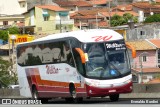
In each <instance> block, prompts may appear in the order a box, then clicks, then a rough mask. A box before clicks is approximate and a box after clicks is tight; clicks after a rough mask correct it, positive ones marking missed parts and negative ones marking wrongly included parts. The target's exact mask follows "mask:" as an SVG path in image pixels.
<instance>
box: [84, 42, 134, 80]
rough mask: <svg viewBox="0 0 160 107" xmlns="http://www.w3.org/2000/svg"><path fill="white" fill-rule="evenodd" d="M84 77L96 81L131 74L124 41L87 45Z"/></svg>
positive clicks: (85, 46)
mask: <svg viewBox="0 0 160 107" xmlns="http://www.w3.org/2000/svg"><path fill="white" fill-rule="evenodd" d="M84 51H85V53H86V54H87V57H88V58H87V62H86V64H85V67H86V76H87V77H88V78H97V79H113V78H120V77H122V76H126V75H128V74H130V73H131V71H130V64H129V58H128V54H127V49H126V47H125V43H124V41H114V42H106V43H87V44H85V45H84Z"/></svg>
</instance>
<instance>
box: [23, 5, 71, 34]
mask: <svg viewBox="0 0 160 107" xmlns="http://www.w3.org/2000/svg"><path fill="white" fill-rule="evenodd" d="M24 16H25V28H28V29H30V32H34V34H36V35H48V34H53V33H60V32H68V31H72V30H73V29H74V20H71V19H70V16H69V10H67V9H65V8H61V7H59V6H55V5H39V6H35V7H33V8H31V9H30V10H28V11H27V12H26V13H24Z"/></svg>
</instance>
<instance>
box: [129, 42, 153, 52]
mask: <svg viewBox="0 0 160 107" xmlns="http://www.w3.org/2000/svg"><path fill="white" fill-rule="evenodd" d="M127 43H128V44H130V45H132V46H133V47H134V48H135V49H136V50H155V49H156V47H155V46H153V45H152V44H150V43H149V42H147V41H146V40H139V41H128V42H127Z"/></svg>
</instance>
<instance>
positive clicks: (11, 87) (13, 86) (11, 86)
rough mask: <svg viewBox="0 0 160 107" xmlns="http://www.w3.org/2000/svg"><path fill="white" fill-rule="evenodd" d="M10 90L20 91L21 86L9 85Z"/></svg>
mask: <svg viewBox="0 0 160 107" xmlns="http://www.w3.org/2000/svg"><path fill="white" fill-rule="evenodd" d="M8 88H9V89H19V85H9V86H8Z"/></svg>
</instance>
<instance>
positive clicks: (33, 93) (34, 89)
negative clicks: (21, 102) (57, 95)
mask: <svg viewBox="0 0 160 107" xmlns="http://www.w3.org/2000/svg"><path fill="white" fill-rule="evenodd" d="M32 98H33V100H41V103H42V104H45V103H47V102H48V99H47V98H39V95H38V91H37V88H36V86H33V87H32Z"/></svg>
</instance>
